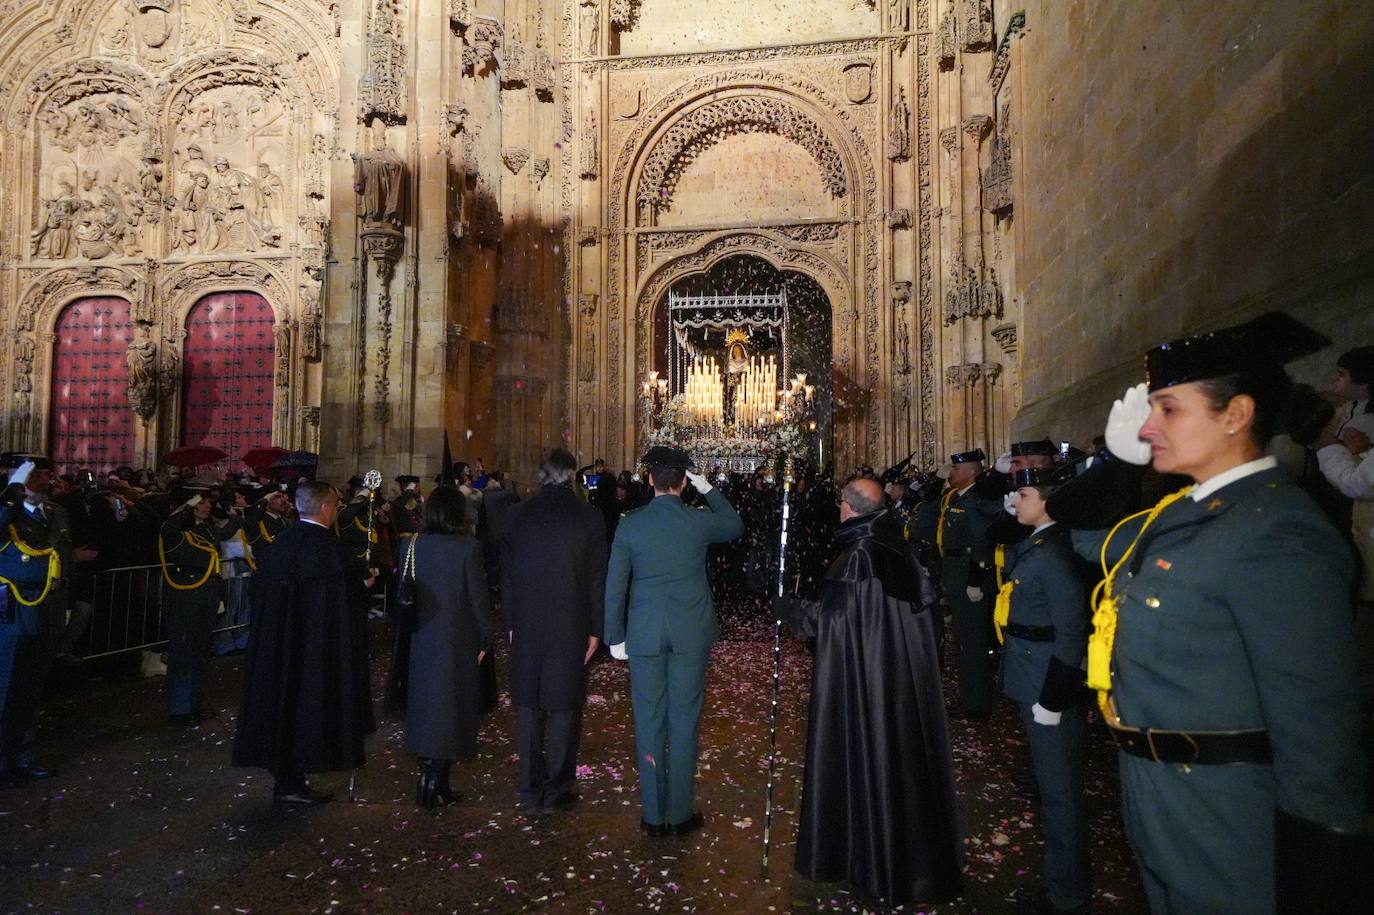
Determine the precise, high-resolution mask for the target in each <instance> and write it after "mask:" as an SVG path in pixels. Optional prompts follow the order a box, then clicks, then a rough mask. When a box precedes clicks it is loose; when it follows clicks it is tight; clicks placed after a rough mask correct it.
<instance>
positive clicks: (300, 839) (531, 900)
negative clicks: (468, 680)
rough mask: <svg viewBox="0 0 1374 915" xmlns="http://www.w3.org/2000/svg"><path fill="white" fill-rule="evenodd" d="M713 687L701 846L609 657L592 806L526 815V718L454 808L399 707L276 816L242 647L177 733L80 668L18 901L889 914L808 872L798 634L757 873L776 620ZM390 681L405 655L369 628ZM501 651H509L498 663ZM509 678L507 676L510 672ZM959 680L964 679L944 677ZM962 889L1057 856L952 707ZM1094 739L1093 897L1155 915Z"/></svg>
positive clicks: (1104, 906)
mask: <svg viewBox="0 0 1374 915" xmlns="http://www.w3.org/2000/svg"><path fill="white" fill-rule="evenodd" d="M722 632H723V636H724V637H723V638H722V640H721V642H720V643H719V644H718V645H717V646H716V648H715V651H714V654H713V657H712V664H711V668H710V672H709V674H708V678H707V699H706V707H705V711H704V713H703V720H702V735H701V744H702V752H701V763H700V769H699V773H698V782H697V784H698V789H697V790H698V806H699V807H700V809H701V810H702V811H703V812H704V814H705V817H706V826H705V827H704V828H703V829H702V830H700V831H699V832H697V833H695V834H693V835H692V836H690V837H688V838H685V839H649V838H645V837H643V836H642V835H641V834H640V832H639V829H638V824H639V807H638V803H637V793H636V783H635V771H634V750H633V732H632V724H631V712H630V702H629V680H628V674H627V668H626V666H625V665H622V664H618V663H615V662H612V661H610V660H605V661H601V662H598V663H596V664H595V666H594V668H593V671H592V675H591V686H590V690H589V693H590V695H589V698H588V704H587V710H586V715H585V725H584V736H583V745H582V751H581V760H580V761H581V766H580V769H579V776H580V788H581V793H582V798H583V800H582V802H581V803H580V804H579V805H578V806H577V807H576V808H575V809H573V810H572V811H569V812H564V813H557V814H540V815H531V814H527V813H524V812H521V811H520V810H519V809H518V808H517V807H516V804H515V770H516V759H515V754H514V746H513V743H512V736H513V732H514V714H513V712H512V709H511V708H510V706H509V702H508V701H504V700H503V702H502V706H501V707H500V708H499V709H498V710H497V711H495V712H493V713H492V714H491V715H490V716H489V717H488V718H487V719H486V721H485V723H484V726H483V728H482V734H481V743H482V751H481V754H480V755H479V756H478V757H477V758H476V759H475V760H472V761H470V762H467V763H463V764H460V765H458V766H457V767H455V771H454V783H455V785H456V786H457V787H459V788H460V790H462V791H463V792H464V793H465V795H466V798H465V800H464V802H463V803H462V804H460V805H458V806H456V807H451V808H447V809H444V810H442V811H438V812H433V813H431V812H426V811H419V810H417V809H416V808H415V806H414V804H413V792H414V781H415V771H414V769H415V766H414V760H413V758H412V757H411V755H410V754H409V753H407V752H406V751H405V750H404V749H403V746H402V737H403V729H404V723H403V722H402V721H400V720H398V719H395V718H383V719H382V720H381V721H380V722H379V728H378V732H377V734H376V735H375V736H374V737H373V738H372V739H371V740H370V741H369V745H368V754H369V755H368V763H367V767H366V768H365V769H362V770H359V772H358V773H357V782H356V786H357V800H356V802H354V803H349V802H348V801H347V800H345V799H344V798H345V796H346V792H347V785H348V776H347V774H343V773H334V774H329V775H324V776H320V777H318V778H316V779H315V780H314V783H315V784H316V785H317V786H319V787H324V788H328V789H331V790H334V791H336V792H338V794H339V799H338V800H336V801H335V802H334V803H331V804H327V805H325V806H323V807H320V808H316V809H312V810H306V811H299V810H292V811H286V812H275V811H274V810H273V809H272V806H271V803H270V801H269V797H270V794H271V777H270V776H269V775H267V774H266V773H264V772H260V771H257V770H245V769H234V768H231V767H230V766H229V750H230V744H231V742H232V739H233V732H234V726H235V718H236V714H237V706H238V688H239V683H240V669H241V658H234V657H231V658H224V659H219V660H216V661H215V662H214V663H213V665H212V677H213V683H212V695H213V697H214V700H215V705H216V706H217V708H218V710H219V714H220V717H219V719H218V720H215V721H211V722H208V723H207V724H206V725H204V726H203V727H201V728H200V729H198V730H192V731H186V730H177V729H173V728H169V727H168V726H167V725H166V723H165V721H166V718H165V705H164V700H163V694H162V681H161V680H160V679H159V680H144V679H141V678H138V677H137V676H130V675H127V674H111V673H110V672H108V671H107V672H106V675H105V676H93V675H91V673H92V672H89V671H88V672H87V673H86V675H84V676H77V677H74V678H69V679H68V681H67V682H66V683H65V684H64V685H63V686H61V687H60V688H59V689H58V690H57V692H56V694H55V695H54V696H53V697H52V699H51V700H50V701H49V702H48V703H47V708H46V712H45V715H44V717H43V721H42V727H41V734H40V744H41V747H42V750H43V753H42V754H41V755H42V758H43V759H44V760H45V761H47V760H51V761H53V762H55V763H57V764H59V766H60V768H61V774H60V775H59V776H58V777H57V778H54V779H51V780H49V781H46V782H40V783H34V784H30V785H27V786H25V787H22V788H17V789H11V790H7V791H4V792H0V887H3V889H2V890H0V910H3V911H7V912H8V911H15V912H22V911H62V912H81V913H86V912H107V911H109V912H130V911H138V912H225V913H229V912H517V911H526V910H543V911H551V912H552V911H557V912H592V913H596V912H611V913H615V912H629V911H657V912H743V913H765V912H830V911H844V912H851V911H853V912H857V911H875V910H876V911H883V909H881V907H875V906H873V905H872V904H871V903H869V902H866V901H865V900H863V899H861V898H859V897H858V896H856V895H855V893H853V892H852V891H851V890H849V889H847V888H846V887H845V886H843V885H835V884H816V883H812V882H809V881H807V880H804V879H803V878H801V877H798V876H797V875H796V874H795V873H794V872H793V871H792V868H791V862H792V854H793V849H794V830H795V815H796V810H797V806H798V801H799V798H798V791H799V790H800V784H801V765H802V755H803V747H804V743H805V732H806V702H807V691H808V689H809V683H810V669H811V661H810V656H809V655H808V653H807V651H806V648H805V646H804V645H803V644H802V643H800V642H797V641H794V640H791V639H784V651H783V665H782V670H783V690H782V703H781V713H780V715H779V727H778V747H779V753H780V760H779V765H778V769H777V772H778V776H777V781H776V786H777V787H776V793H775V807H774V820H773V830H772V836H773V848H772V860H771V865H770V867H769V868H768V870H767V872H766V873H765V872H764V871H763V869H762V867H761V854H762V848H763V810H764V790H765V782H766V775H767V762H766V760H767V751H768V696H769V686H770V682H771V676H772V627H771V624H770V623H769V622H767V621H766V620H764V619H762V618H761V616H760V615H759V614H757V613H754V612H750V611H749V609H748V608H747V607H744V608H734V609H729V610H727V611H726V612H725V613H724V614H723V617H722ZM373 642H374V646H377V647H376V648H374V655H375V660H374V664H373V683H374V695H377V696H380V695H381V685H382V681H383V677H384V672H385V668H386V664H387V661H388V658H387V652H385V651H383V650H382V649H381V647H380V646H382V645H384V644H388V643H389V633H388V632H387V630H386V627H385V626H384V625H382V624H378V628H377V629H376V630H375V631H374V635H373ZM503 662H504V658H498V663H503ZM502 677H503V681H502V682H504V668H503V667H502ZM946 691H947V693H948V692H949V684H946ZM952 734H953V739H954V754H955V765H956V769H957V773H958V780H959V793H960V801H961V806H962V810H963V823H964V836H965V838H964V843H965V862H964V873H965V881H966V889H965V893H964V896H963V898H962V899H961V900H959V901H958V902H956V903H952V904H947V905H941V906H936V907H926V906H908V907H906V908H905V909H902V910H900V911H908V912H916V911H924V912H932V913H934V912H938V913H941V915H944V913H953V912H1005V911H1009V910H1010V908H1011V906H1010V904H1009V903H1008V902H1007V897H1008V895H1009V894H1010V893H1011V892H1012V891H1013V890H1015V889H1016V888H1018V887H1023V886H1034V885H1036V882H1037V878H1036V874H1037V872H1038V868H1039V862H1040V856H1041V851H1042V845H1041V839H1040V835H1039V832H1038V829H1037V821H1036V813H1035V809H1034V806H1033V805H1032V804H1030V803H1028V802H1026V801H1024V800H1020V799H1018V798H1017V797H1016V796H1015V794H1014V783H1013V776H1014V775H1016V774H1018V773H1019V771H1020V770H1021V769H1022V768H1023V765H1024V764H1023V760H1025V759H1026V749H1025V746H1024V740H1023V738H1022V736H1021V734H1020V733H1019V725H1018V724H1017V722H1016V717H1015V713H1014V709H1013V707H1012V706H1011V705H1010V704H1003V705H1002V706H1000V707H999V708H998V710H997V713H996V714H995V715H994V716H993V718H992V719H991V720H989V721H985V722H981V723H977V724H970V723H966V722H957V721H956V722H953V723H952ZM1109 742H1110V741H1109V737H1108V735H1107V734H1106V733H1104V732H1103V730H1102V729H1101V728H1100V727H1098V728H1095V729H1094V730H1093V740H1092V746H1091V749H1090V754H1089V775H1088V779H1087V784H1088V792H1089V794H1090V803H1091V815H1092V823H1093V835H1094V845H1093V856H1094V867H1095V871H1096V874H1097V887H1098V891H1097V898H1096V900H1095V906H1096V909H1097V910H1099V911H1103V912H1108V911H1110V912H1142V911H1144V904H1143V902H1142V901H1141V891H1140V887H1139V883H1138V881H1137V878H1136V875H1135V873H1134V869H1133V865H1132V863H1131V858H1130V852H1129V849H1128V848H1127V847H1126V843H1125V840H1124V838H1123V837H1122V834H1121V828H1120V819H1119V816H1118V814H1117V785H1116V771H1115V756H1114V752H1113V751H1112V750H1111V748H1110V746H1109Z"/></svg>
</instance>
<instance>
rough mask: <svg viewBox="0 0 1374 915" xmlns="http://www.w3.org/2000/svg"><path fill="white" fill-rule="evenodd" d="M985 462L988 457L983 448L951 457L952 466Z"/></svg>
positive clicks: (961, 452)
mask: <svg viewBox="0 0 1374 915" xmlns="http://www.w3.org/2000/svg"><path fill="white" fill-rule="evenodd" d="M984 460H987V455H986V454H984V453H983V449H982V448H974V449H973V450H972V451H959V452H957V453H955V454H951V455H950V456H949V462H950V463H951V464H969V463H973V462H974V461H984Z"/></svg>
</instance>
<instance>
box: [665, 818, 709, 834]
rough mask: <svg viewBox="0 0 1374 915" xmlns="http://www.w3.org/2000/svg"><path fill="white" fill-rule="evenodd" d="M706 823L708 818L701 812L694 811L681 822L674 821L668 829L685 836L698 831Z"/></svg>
mask: <svg viewBox="0 0 1374 915" xmlns="http://www.w3.org/2000/svg"><path fill="white" fill-rule="evenodd" d="M705 823H706V818H705V817H703V816H702V815H701V813H700V812H697V813H694V814H692V815H691V816H689V817H688V818H687V819H685V820H683V821H682V822H681V823H673V824H671V825H670V826H669V827H668V831H669V832H671V833H672V834H673V835H675V836H685V835H690V834H691V833H694V832H696V831H697V830H698V829H700V828H701V827H702V826H703V825H704V824H705Z"/></svg>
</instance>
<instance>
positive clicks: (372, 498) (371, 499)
mask: <svg viewBox="0 0 1374 915" xmlns="http://www.w3.org/2000/svg"><path fill="white" fill-rule="evenodd" d="M363 486H364V487H366V488H367V547H366V549H364V551H363V565H364V567H365V568H367V569H368V570H369V571H371V569H372V538H373V536H374V535H373V532H372V506H373V504H374V503H375V502H376V501H377V490H379V489H381V488H382V472H381V471H380V470H378V469H377V468H375V467H374V468H372V469H371V470H369V471H368V472H367V473H366V474H365V475H364V476H363ZM357 780H358V770H357V769H352V770H350V771H349V773H348V800H349V802H350V803H352V802H354V801H356V800H357V799H358V795H357V792H356V791H355V789H356V787H357Z"/></svg>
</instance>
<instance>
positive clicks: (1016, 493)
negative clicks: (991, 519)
mask: <svg viewBox="0 0 1374 915" xmlns="http://www.w3.org/2000/svg"><path fill="white" fill-rule="evenodd" d="M1019 501H1021V491H1020V490H1019V489H1013V490H1012V491H1011V492H1009V493H1007V494H1006V495H1005V496H1003V497H1002V507H1003V508H1004V509H1006V511H1007V514H1009V515H1011V516H1012V517H1013V518H1014V517H1016V503H1017V502H1019Z"/></svg>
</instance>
